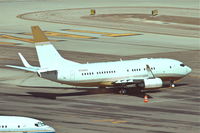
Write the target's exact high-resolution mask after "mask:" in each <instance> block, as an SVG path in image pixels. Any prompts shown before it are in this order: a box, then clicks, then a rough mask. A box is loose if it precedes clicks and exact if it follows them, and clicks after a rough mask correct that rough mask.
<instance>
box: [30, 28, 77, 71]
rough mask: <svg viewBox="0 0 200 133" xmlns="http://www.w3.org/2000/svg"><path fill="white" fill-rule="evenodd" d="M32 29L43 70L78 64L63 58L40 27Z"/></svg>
mask: <svg viewBox="0 0 200 133" xmlns="http://www.w3.org/2000/svg"><path fill="white" fill-rule="evenodd" d="M31 28H32V34H33V40H34V42H35V45H36V51H37V55H38V59H39V63H40V67H41V68H50V69H51V68H53V69H55V68H57V67H59V66H61V65H64V64H66V65H72V64H77V63H76V62H73V61H70V60H65V59H64V58H62V57H61V56H60V54H59V53H58V51H57V50H56V49H55V48H54V46H53V45H52V44H51V43H50V41H49V39H48V38H47V37H46V36H45V34H44V33H43V32H42V30H41V29H40V27H39V26H32V27H31Z"/></svg>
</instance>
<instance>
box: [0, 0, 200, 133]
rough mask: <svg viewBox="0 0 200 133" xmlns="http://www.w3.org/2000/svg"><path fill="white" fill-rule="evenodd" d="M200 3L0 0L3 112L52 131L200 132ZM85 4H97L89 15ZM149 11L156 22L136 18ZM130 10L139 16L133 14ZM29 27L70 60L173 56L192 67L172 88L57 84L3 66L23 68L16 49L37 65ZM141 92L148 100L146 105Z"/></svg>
mask: <svg viewBox="0 0 200 133" xmlns="http://www.w3.org/2000/svg"><path fill="white" fill-rule="evenodd" d="M198 3H199V2H198V0H192V1H187V0H182V1H179V2H178V1H175V2H169V1H162V2H160V1H157V0H151V1H148V2H147V1H145V0H141V1H140V2H138V1H133V0H126V1H115V2H113V1H112V0H107V1H98V0H93V1H91V0H86V1H84V2H83V1H80V0H74V1H64V0H59V1H51V0H47V1H36V0H30V1H23V0H21V1H18V0H15V1H6V0H0V7H1V9H2V10H3V12H1V13H0V15H1V16H3V19H2V22H1V23H0V73H1V74H0V106H1V107H0V115H20V116H27V117H33V118H36V119H39V120H42V121H44V122H45V123H47V124H48V125H50V126H52V127H54V128H55V129H56V131H57V133H102V132H103V133H104V132H107V133H122V132H123V133H133V132H138V133H147V132H148V133H173V132H174V133H177V132H181V133H188V132H192V133H197V132H199V131H200V128H199V127H200V123H199V121H200V117H199V115H200V105H199V102H200V95H199V87H200V85H199V81H200V76H199V74H200V68H199V63H200V60H199V55H200V51H199V50H200V39H199V23H198V22H197V21H191V20H199V19H200V18H199V7H198V6H197V5H198ZM22 5H23V6H22ZM22 7H23V8H22ZM90 9H96V10H97V15H96V16H94V17H92V16H90ZM152 9H158V10H159V11H160V12H159V13H160V14H161V15H160V17H158V18H157V20H147V19H146V20H144V19H143V18H141V17H146V14H148V13H151V10H152ZM116 14H117V15H116ZM119 14H121V15H119ZM135 14H143V15H142V16H138V17H137V18H133V15H135ZM163 15H164V16H173V17H174V18H175V19H173V20H170V21H169V20H168V19H167V20H166V18H164V19H163V18H162V17H163ZM169 18H170V17H169ZM188 18H190V19H191V20H188ZM148 19H152V18H148ZM183 19H184V20H183ZM118 20H119V21H118ZM175 20H176V22H175ZM180 20H181V22H180ZM165 21H168V22H165ZM161 22H162V23H161ZM32 25H40V27H41V28H42V29H43V30H44V31H45V33H46V35H47V36H48V37H49V39H50V40H51V41H52V43H53V44H54V45H55V47H56V48H57V49H58V50H59V52H60V53H61V55H62V56H63V57H64V58H67V59H70V60H73V61H77V62H80V63H87V62H89V63H90V62H101V61H115V60H120V59H122V60H130V59H138V58H146V57H149V58H152V57H153V58H154V57H156V58H173V59H177V60H180V61H182V62H184V63H185V64H186V65H188V66H190V67H191V68H192V69H193V71H192V73H191V74H190V75H189V76H187V77H185V78H184V79H183V80H182V81H180V82H178V83H177V84H176V87H175V88H162V89H159V90H153V91H145V92H141V93H134V94H130V95H119V94H117V93H115V92H114V91H112V90H99V89H97V88H82V87H74V86H68V85H63V84H58V83H54V82H51V81H48V80H45V79H41V78H39V77H37V75H36V74H33V73H28V72H24V71H20V70H16V69H11V68H7V67H5V65H7V64H11V65H20V66H21V65H22V63H21V61H20V59H19V57H18V55H17V53H18V52H21V53H22V54H23V55H24V56H25V58H26V59H27V60H28V61H29V62H30V64H32V65H35V66H38V65H39V63H38V59H37V55H36V51H35V48H34V44H32V42H33V40H32V36H31V34H30V32H31V31H30V26H32ZM144 95H148V97H149V102H148V103H144V102H143V97H144Z"/></svg>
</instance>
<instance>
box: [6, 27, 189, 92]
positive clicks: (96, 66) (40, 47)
mask: <svg viewBox="0 0 200 133" xmlns="http://www.w3.org/2000/svg"><path fill="white" fill-rule="evenodd" d="M32 34H33V40H34V41H35V45H36V51H37V55H38V58H39V63H40V67H35V66H31V65H30V64H29V63H28V62H27V61H26V60H25V58H24V57H23V56H22V54H21V53H19V56H20V58H21V60H22V62H23V64H24V66H25V67H21V66H13V65H7V66H8V67H13V68H17V69H22V70H26V71H31V72H36V73H37V74H38V75H39V77H41V78H45V79H48V80H52V81H55V82H59V83H62V84H69V85H74V86H87V87H100V88H106V87H107V88H109V87H114V88H117V89H119V92H120V93H123V94H125V93H127V90H128V89H130V88H131V89H132V88H133V89H138V90H142V89H153V88H161V87H163V84H164V83H165V82H169V84H170V85H171V87H175V84H174V83H175V81H177V80H179V79H181V78H183V77H185V76H186V75H188V74H189V73H190V72H191V71H192V70H191V68H190V67H188V66H186V65H184V64H183V63H182V62H180V61H178V60H174V59H167V58H142V59H138V60H127V61H122V60H120V61H114V62H99V63H87V64H80V63H77V62H74V61H70V60H67V59H64V58H63V57H61V56H60V54H59V53H58V51H57V50H56V49H55V48H54V46H53V45H52V44H51V43H50V42H49V40H48V38H47V37H46V36H45V35H44V33H43V32H42V31H41V29H40V28H39V26H33V27H32Z"/></svg>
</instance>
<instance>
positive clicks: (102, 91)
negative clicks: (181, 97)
mask: <svg viewBox="0 0 200 133" xmlns="http://www.w3.org/2000/svg"><path fill="white" fill-rule="evenodd" d="M185 85H187V84H176V86H177V87H179V86H185ZM20 87H29V88H47V89H74V90H79V92H71V93H46V92H27V93H28V94H29V95H18V96H32V97H40V98H45V99H56V98H58V97H69V96H87V95H97V94H116V95H117V94H118V95H121V94H119V92H118V90H117V89H114V88H108V89H99V88H81V87H78V88H70V87H41V86H20ZM164 87H169V86H164ZM80 90H81V91H80ZM134 90H136V88H133V89H131V91H130V92H129V93H128V94H125V95H128V96H135V97H139V98H144V96H145V95H147V96H148V98H153V97H152V96H150V95H149V94H151V93H158V92H161V90H159V89H155V90H143V91H134ZM10 95H17V94H10Z"/></svg>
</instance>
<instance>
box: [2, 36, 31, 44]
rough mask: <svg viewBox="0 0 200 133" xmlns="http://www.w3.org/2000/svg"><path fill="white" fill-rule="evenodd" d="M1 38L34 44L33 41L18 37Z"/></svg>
mask: <svg viewBox="0 0 200 133" xmlns="http://www.w3.org/2000/svg"><path fill="white" fill-rule="evenodd" d="M0 38H6V39H12V40H18V41H23V42H29V43H34V41H33V39H27V38H21V37H16V36H11V35H0Z"/></svg>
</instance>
